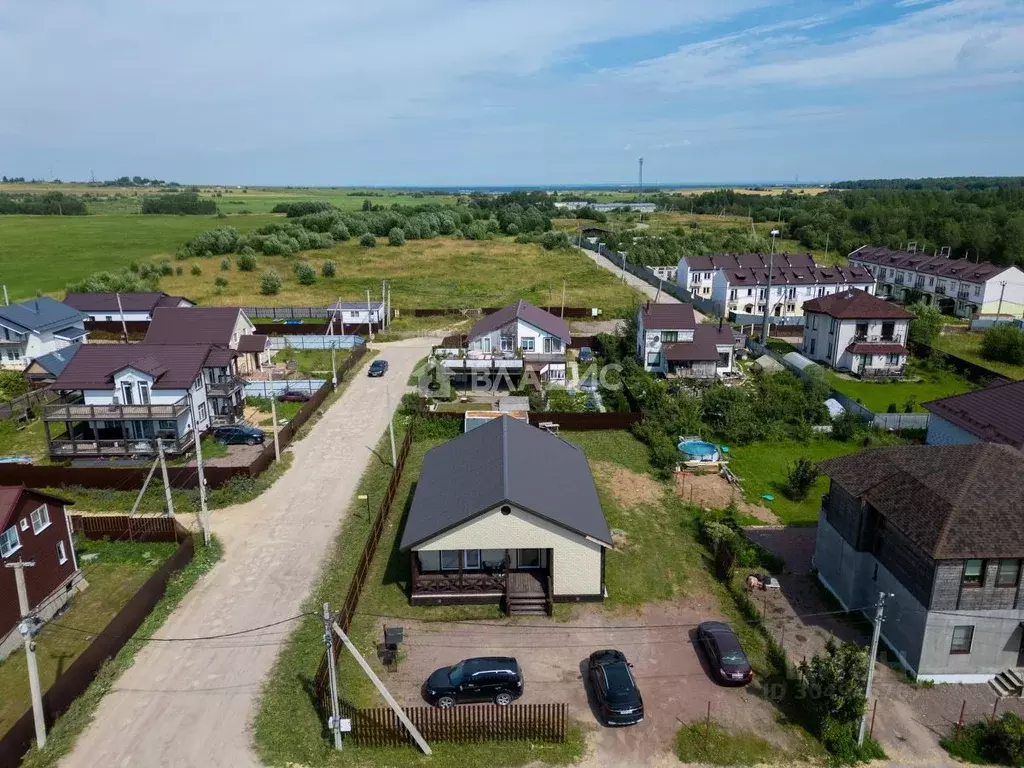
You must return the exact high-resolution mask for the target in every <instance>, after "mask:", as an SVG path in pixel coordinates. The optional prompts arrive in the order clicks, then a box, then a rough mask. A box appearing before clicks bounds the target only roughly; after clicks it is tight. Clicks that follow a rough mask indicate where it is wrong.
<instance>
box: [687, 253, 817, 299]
mask: <svg viewBox="0 0 1024 768" xmlns="http://www.w3.org/2000/svg"><path fill="white" fill-rule="evenodd" d="M769 263H771V264H772V265H773V266H775V267H780V268H781V267H807V268H810V267H813V266H815V264H814V256H812V255H811V254H809V253H776V254H775V255H774V256H771V255H769V254H765V253H737V254H733V253H718V254H714V255H712V256H683V257H682V258H681V259H680V260H679V264H678V265H677V266H676V270H675V279H676V282H677V283H678V284H679V286H680V287H681V288H685V289H686V290H688V291H689V292H690V293H691V294H692V295H693V296H697V297H698V298H701V299H711V294H712V289H713V286H714V282H715V277H716V276H717V275H718V273H719V272H720V271H721V270H723V269H767V268H768V265H769Z"/></svg>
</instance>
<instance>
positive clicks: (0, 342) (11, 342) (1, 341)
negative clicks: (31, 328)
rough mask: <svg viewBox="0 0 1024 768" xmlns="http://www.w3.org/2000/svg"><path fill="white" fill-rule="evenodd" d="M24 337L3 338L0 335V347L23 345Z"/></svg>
mask: <svg viewBox="0 0 1024 768" xmlns="http://www.w3.org/2000/svg"><path fill="white" fill-rule="evenodd" d="M24 344H25V339H5V338H4V337H3V336H0V347H20V346H24Z"/></svg>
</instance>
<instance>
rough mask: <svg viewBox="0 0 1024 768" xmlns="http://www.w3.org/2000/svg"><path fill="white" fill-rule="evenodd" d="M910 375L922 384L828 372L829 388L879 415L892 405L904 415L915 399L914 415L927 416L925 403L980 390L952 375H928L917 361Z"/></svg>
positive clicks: (939, 373) (913, 362)
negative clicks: (856, 377) (866, 379)
mask: <svg viewBox="0 0 1024 768" xmlns="http://www.w3.org/2000/svg"><path fill="white" fill-rule="evenodd" d="M907 369H908V375H910V376H913V377H915V378H919V379H920V381H893V382H885V381H861V380H859V379H853V378H848V377H844V376H840V375H838V374H836V373H835V372H834V371H832V370H830V369H826V370H825V377H826V378H827V379H828V383H829V386H831V387H832V388H833V389H835V390H838V391H839V392H841V393H842V394H844V395H846V396H847V397H849V398H852V399H853V400H856V401H857V402H859V403H861V404H862V405H863V406H864V407H865V408H869V409H870V410H872V411H874V412H875V413H885V412H886V411H887V410H888V408H889V405H890V404H895V405H896V408H897V410H898V411H900V412H901V413H902V412H903V411H904V406H905V405H906V404H907V402H908V401H909V400H911V399H913V412H914V413H924V412H925V409H924V408H922V407H921V403H924V402H927V401H929V400H935V399H937V398H940V397H947V396H949V395H959V394H962V393H964V392H970V391H971V390H973V389H977V387H975V386H974V385H973V384H972V383H971V382H969V381H968V380H967V379H965V378H963V377H962V376H960V375H958V374H956V373H953V372H951V371H926V370H924V369H923V368H922V367H921V365H920V364H919V363H917V361H915V360H913V359H911V360H910V361H909V362H908V364H907Z"/></svg>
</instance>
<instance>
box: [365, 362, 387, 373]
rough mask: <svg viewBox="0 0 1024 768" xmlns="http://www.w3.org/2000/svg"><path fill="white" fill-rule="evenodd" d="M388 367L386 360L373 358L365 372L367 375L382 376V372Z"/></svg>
mask: <svg viewBox="0 0 1024 768" xmlns="http://www.w3.org/2000/svg"><path fill="white" fill-rule="evenodd" d="M387 369H388V361H387V360H374V361H373V362H372V363H370V369H369V370H368V371H367V372H366V375H367V376H373V377H377V376H383V375H384V372H385V371H387Z"/></svg>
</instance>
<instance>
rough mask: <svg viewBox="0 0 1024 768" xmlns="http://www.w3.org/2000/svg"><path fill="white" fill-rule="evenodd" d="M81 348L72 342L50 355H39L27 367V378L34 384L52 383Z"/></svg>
mask: <svg viewBox="0 0 1024 768" xmlns="http://www.w3.org/2000/svg"><path fill="white" fill-rule="evenodd" d="M79 348H80V347H79V345H78V344H72V345H71V346H70V347H64V348H63V349H58V350H57V351H56V352H51V353H50V354H48V355H43V356H42V357H37V358H36V359H35V360H33V361H32V362H31V363H29V364H28V366H27V367H26V368H25V371H24V373H25V378H26V379H28V380H29V382H30V383H31V384H33V385H34V386H41V385H44V384H52V383H53V381H54V379H56V378H57V377H58V376H60V375H61V373H62V372H63V371H64V369H65V368H67V365H68V363H70V362H71V358H73V357H74V356H75V352H77V351H78V350H79Z"/></svg>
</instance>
